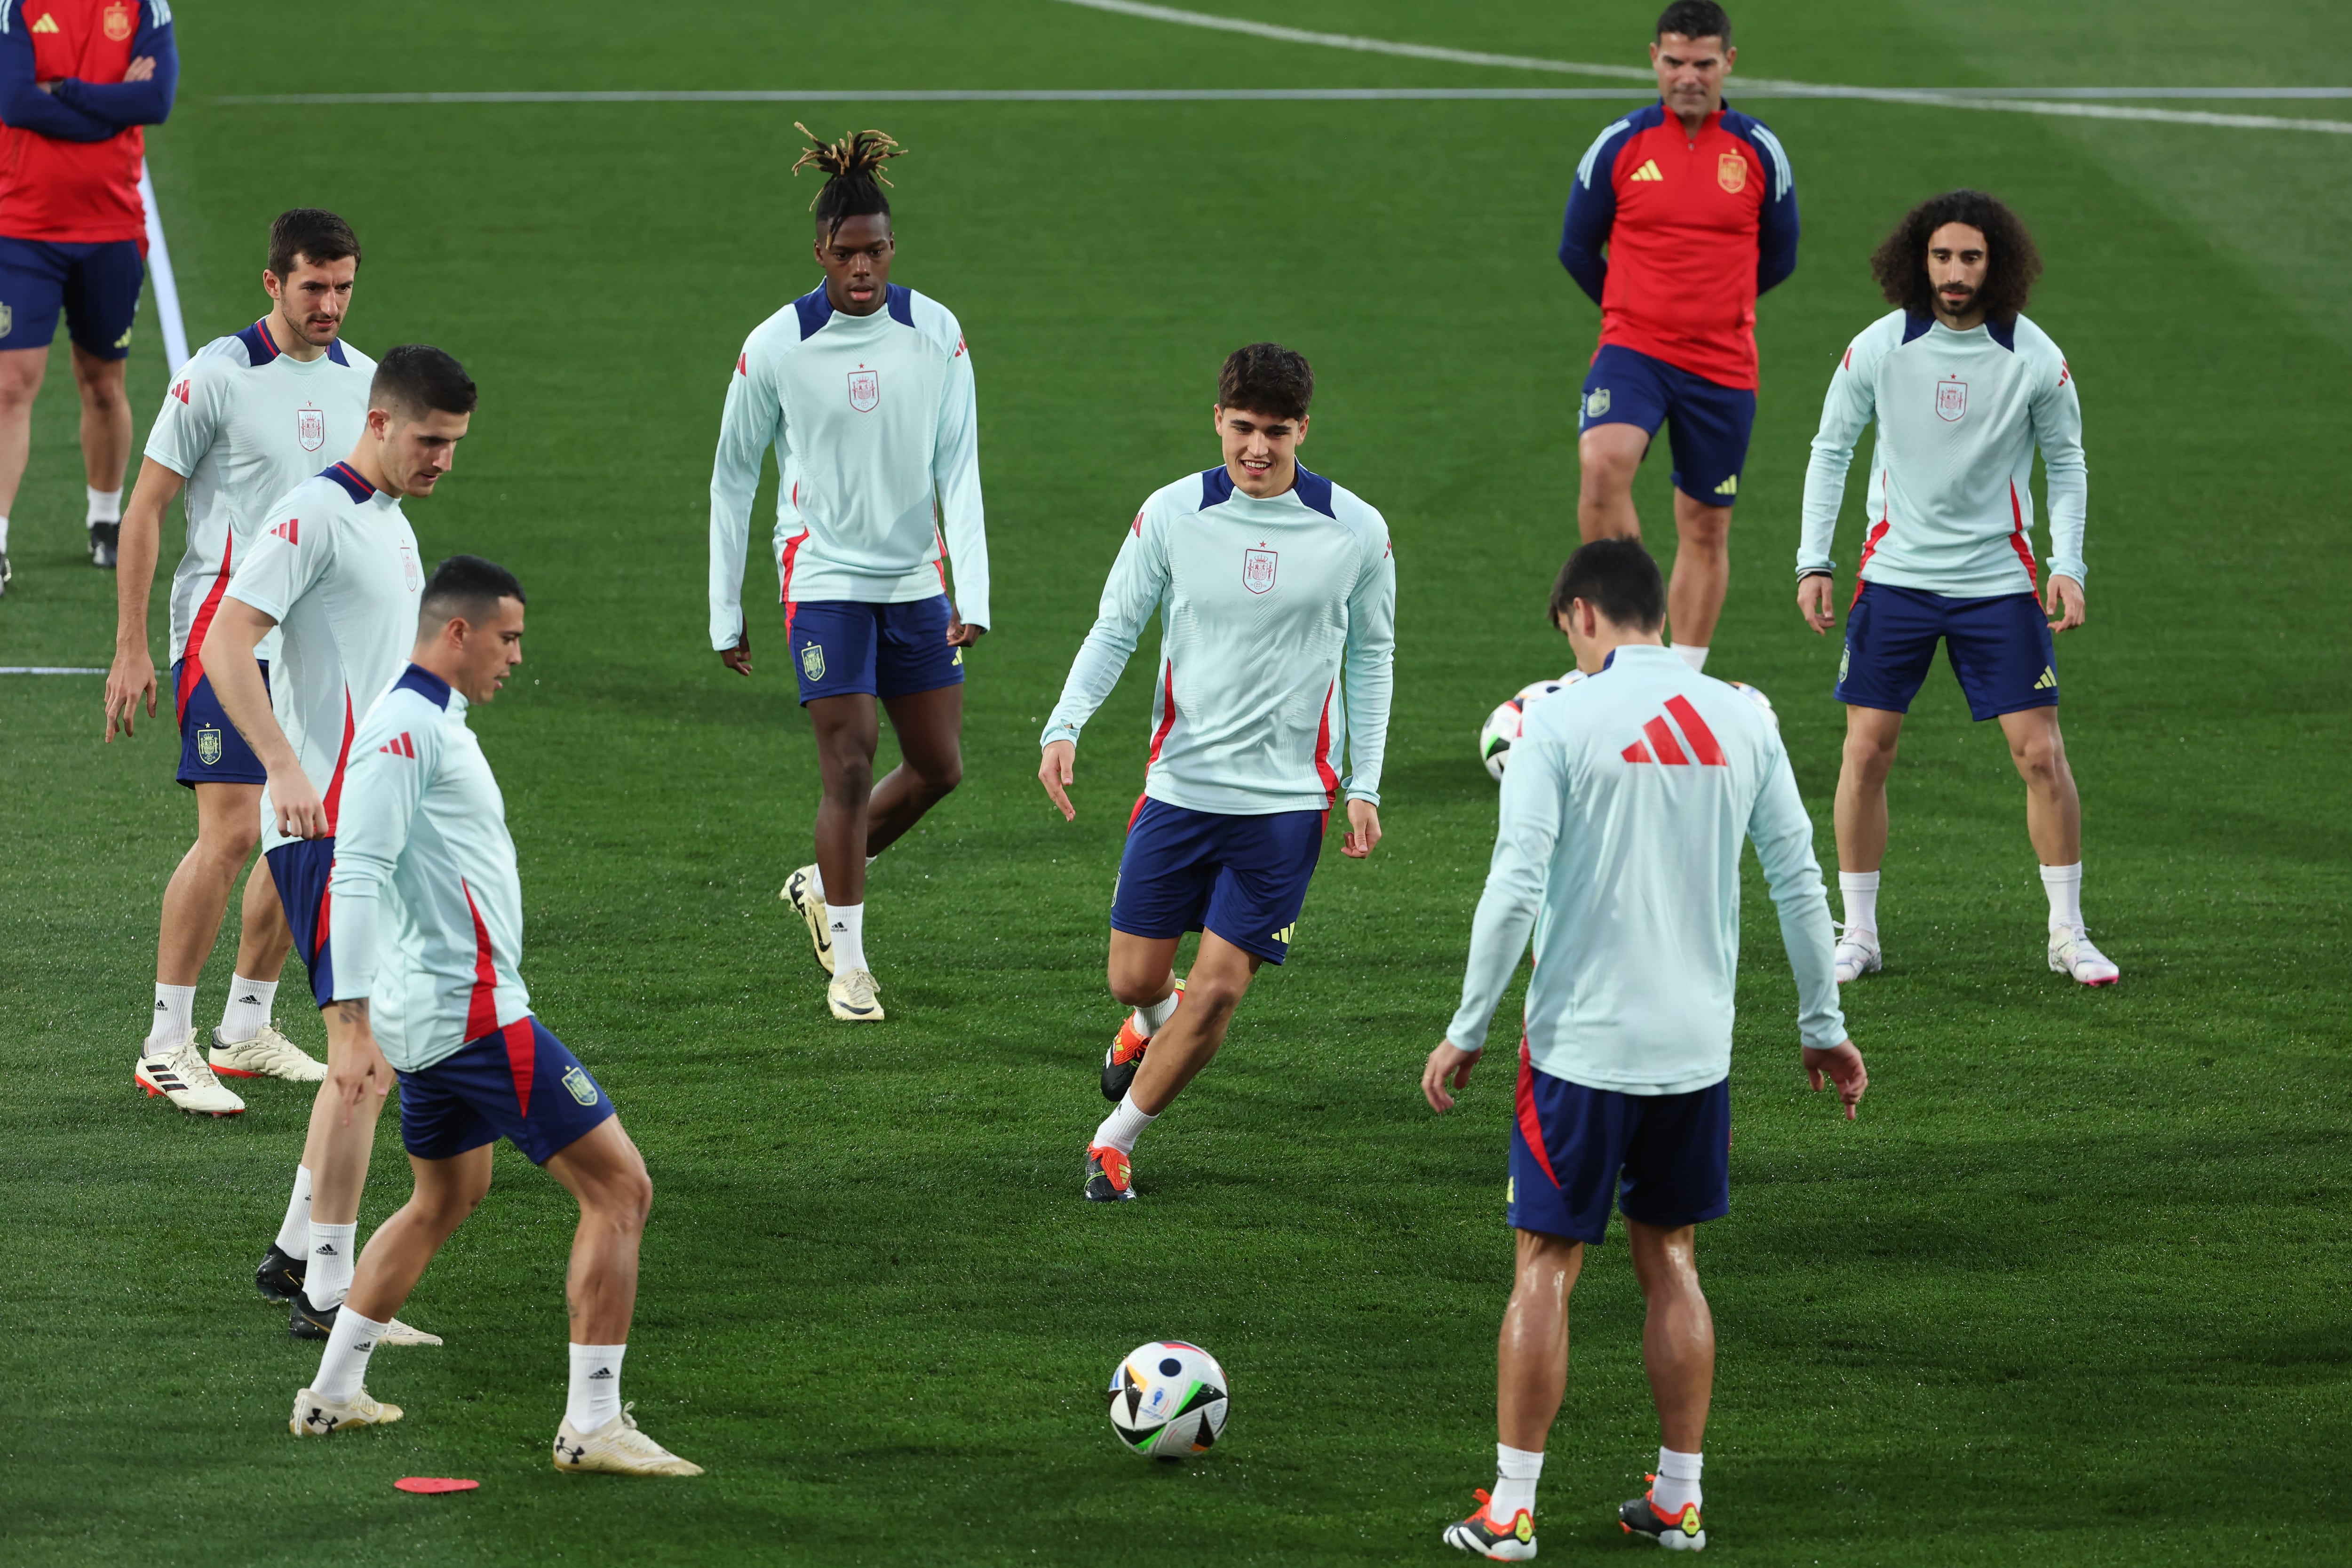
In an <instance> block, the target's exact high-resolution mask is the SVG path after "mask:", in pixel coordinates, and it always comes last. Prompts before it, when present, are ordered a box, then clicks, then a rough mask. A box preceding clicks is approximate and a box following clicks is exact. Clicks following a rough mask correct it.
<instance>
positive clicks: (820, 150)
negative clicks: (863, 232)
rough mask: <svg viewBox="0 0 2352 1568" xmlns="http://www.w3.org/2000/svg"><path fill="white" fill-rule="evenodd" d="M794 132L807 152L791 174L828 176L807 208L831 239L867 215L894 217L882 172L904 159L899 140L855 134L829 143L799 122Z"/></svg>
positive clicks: (885, 134)
mask: <svg viewBox="0 0 2352 1568" xmlns="http://www.w3.org/2000/svg"><path fill="white" fill-rule="evenodd" d="M793 130H795V131H797V132H800V133H801V134H802V135H803V136H805V137H807V138H808V139H809V145H808V149H807V150H806V151H805V152H803V153H802V154H801V156H800V161H799V162H798V163H794V164H793V174H799V173H800V172H801V171H802V170H803V169H807V168H816V169H822V170H823V171H824V184H823V185H820V186H819V187H818V188H817V193H816V195H814V197H812V198H811V199H810V201H809V209H810V210H811V211H812V212H814V213H815V214H816V221H817V223H818V225H819V226H821V227H822V228H823V229H824V235H825V237H826V238H827V239H831V238H832V237H834V236H835V235H836V234H839V233H840V232H841V226H842V225H843V224H844V223H845V222H847V221H848V220H849V219H851V218H854V217H863V216H866V214H868V213H880V214H881V215H882V216H884V217H888V216H890V198H889V197H887V196H886V195H883V194H882V187H883V186H885V185H887V184H889V183H890V179H889V176H888V175H887V174H883V173H882V165H883V164H884V163H887V162H889V160H891V159H893V158H898V157H902V156H904V155H905V153H906V151H907V150H906V149H905V148H904V147H901V146H899V145H898V138H897V137H895V136H893V135H891V134H890V133H889V132H887V131H853V132H850V133H849V134H848V135H846V136H844V137H843V138H842V139H841V140H840V141H838V142H827V141H825V140H824V139H823V138H822V137H820V136H818V135H817V133H816V132H814V131H811V130H810V129H809V128H808V127H807V126H805V125H803V124H802V123H801V122H800V121H797V120H795V121H793Z"/></svg>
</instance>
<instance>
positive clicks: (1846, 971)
mask: <svg viewBox="0 0 2352 1568" xmlns="http://www.w3.org/2000/svg"><path fill="white" fill-rule="evenodd" d="M1832 962H1833V963H1834V965H1835V968H1836V971H1837V983H1838V984H1841V985H1851V984H1853V983H1854V982H1855V981H1857V980H1859V979H1861V978H1862V977H1863V976H1864V975H1865V974H1871V973H1876V971H1877V969H1878V963H1879V956H1878V933H1877V932H1876V931H1864V930H1863V929H1862V928H1861V927H1859V926H1844V927H1841V928H1840V929H1839V931H1838V940H1837V954H1836V957H1835V958H1834V960H1833V961H1832Z"/></svg>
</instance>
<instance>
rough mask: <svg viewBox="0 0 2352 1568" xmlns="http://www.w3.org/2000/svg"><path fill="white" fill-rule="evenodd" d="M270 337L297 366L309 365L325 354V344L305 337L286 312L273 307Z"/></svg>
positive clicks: (270, 319)
mask: <svg viewBox="0 0 2352 1568" xmlns="http://www.w3.org/2000/svg"><path fill="white" fill-rule="evenodd" d="M268 321H269V335H270V336H271V337H273V338H275V339H277V340H278V353H281V354H284V355H285V356H286V357H287V358H288V359H290V360H292V361H293V362H294V363H297V364H309V363H310V362H311V361H313V360H315V359H317V358H318V357H319V356H320V355H321V354H323V353H326V352H327V351H326V348H325V346H324V345H323V344H320V343H314V342H311V341H310V339H308V338H306V337H304V336H303V335H302V332H301V329H299V327H297V326H295V325H294V323H293V322H291V321H288V320H287V319H286V312H285V311H283V310H279V309H278V307H277V306H275V305H272V306H271V307H270V308H269V316H268Z"/></svg>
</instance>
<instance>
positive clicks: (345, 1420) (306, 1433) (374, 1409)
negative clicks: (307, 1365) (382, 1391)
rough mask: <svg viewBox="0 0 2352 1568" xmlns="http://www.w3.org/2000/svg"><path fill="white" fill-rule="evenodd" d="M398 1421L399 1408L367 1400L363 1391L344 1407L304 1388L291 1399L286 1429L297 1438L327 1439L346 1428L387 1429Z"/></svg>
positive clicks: (340, 1402)
mask: <svg viewBox="0 0 2352 1568" xmlns="http://www.w3.org/2000/svg"><path fill="white" fill-rule="evenodd" d="M399 1419H400V1406H399V1405H386V1404H385V1403H384V1402H383V1401H382V1400H381V1399H371V1398H369V1397H368V1391H367V1390H366V1389H364V1388H362V1389H361V1390H360V1392H359V1394H358V1397H356V1398H354V1399H352V1401H351V1402H350V1403H348V1404H346V1403H344V1402H343V1401H341V1400H339V1399H329V1398H326V1397H325V1396H323V1395H321V1394H316V1393H314V1392H312V1391H311V1390H310V1389H307V1388H306V1389H304V1390H303V1391H302V1392H301V1393H299V1394H296V1395H295V1396H294V1415H293V1418H292V1419H291V1420H289V1421H288V1422H287V1423H286V1426H287V1429H288V1430H289V1431H290V1432H292V1433H293V1434H294V1436H297V1437H331V1436H334V1435H335V1434H336V1433H338V1432H341V1431H342V1430H344V1429H345V1428H347V1427H352V1426H391V1425H392V1424H393V1423H394V1422H395V1421H397V1420H399Z"/></svg>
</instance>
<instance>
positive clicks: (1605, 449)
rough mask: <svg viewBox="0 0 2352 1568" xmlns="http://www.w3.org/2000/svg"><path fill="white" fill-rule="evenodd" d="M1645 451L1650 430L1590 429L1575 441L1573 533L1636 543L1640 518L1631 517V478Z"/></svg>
mask: <svg viewBox="0 0 2352 1568" xmlns="http://www.w3.org/2000/svg"><path fill="white" fill-rule="evenodd" d="M1649 450H1650V432H1648V431H1647V430H1644V429H1643V428H1642V427H1641V426H1639V425H1595V426H1592V427H1591V429H1589V430H1587V431H1586V432H1584V434H1583V435H1581V436H1580V437H1577V440H1576V467H1577V489H1576V531H1577V533H1578V535H1579V536H1580V538H1581V539H1582V540H1583V541H1585V542H1588V543H1589V542H1591V541H1593V540H1596V539H1639V538H1641V537H1642V520H1641V519H1640V518H1639V517H1636V516H1635V515H1634V513H1633V476H1634V475H1635V474H1637V473H1639V472H1641V469H1642V459H1643V457H1645V456H1647V455H1648V453H1649Z"/></svg>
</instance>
